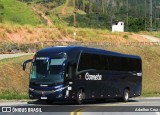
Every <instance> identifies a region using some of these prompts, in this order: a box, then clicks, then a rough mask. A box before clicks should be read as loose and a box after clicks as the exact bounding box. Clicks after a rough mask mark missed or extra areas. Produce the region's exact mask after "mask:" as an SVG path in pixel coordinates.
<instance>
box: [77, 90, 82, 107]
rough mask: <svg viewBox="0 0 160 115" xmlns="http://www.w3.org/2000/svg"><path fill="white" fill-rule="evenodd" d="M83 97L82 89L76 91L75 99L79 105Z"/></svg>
mask: <svg viewBox="0 0 160 115" xmlns="http://www.w3.org/2000/svg"><path fill="white" fill-rule="evenodd" d="M83 97H84V92H83V91H82V90H79V91H78V93H77V99H76V102H77V104H79V105H80V104H82V101H83Z"/></svg>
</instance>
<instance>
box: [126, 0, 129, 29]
mask: <svg viewBox="0 0 160 115" xmlns="http://www.w3.org/2000/svg"><path fill="white" fill-rule="evenodd" d="M126 21H127V31H128V29H129V27H128V0H127V19H126Z"/></svg>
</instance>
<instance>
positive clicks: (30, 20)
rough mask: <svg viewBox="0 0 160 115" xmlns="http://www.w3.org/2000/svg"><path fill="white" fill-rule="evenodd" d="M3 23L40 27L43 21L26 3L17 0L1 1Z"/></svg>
mask: <svg viewBox="0 0 160 115" xmlns="http://www.w3.org/2000/svg"><path fill="white" fill-rule="evenodd" d="M0 6H1V8H0V10H1V14H0V15H1V16H0V18H1V23H11V24H21V25H25V24H29V25H38V24H41V23H42V21H41V19H40V17H39V16H38V15H36V14H35V13H34V11H33V10H32V9H31V8H30V7H28V5H27V4H26V3H23V2H20V1H17V0H0Z"/></svg>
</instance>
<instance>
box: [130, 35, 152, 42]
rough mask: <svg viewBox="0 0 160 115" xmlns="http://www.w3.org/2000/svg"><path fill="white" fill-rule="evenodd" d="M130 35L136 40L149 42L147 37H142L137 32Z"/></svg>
mask: <svg viewBox="0 0 160 115" xmlns="http://www.w3.org/2000/svg"><path fill="white" fill-rule="evenodd" d="M130 37H131V38H132V39H134V40H136V41H137V42H150V41H149V40H148V39H146V38H144V37H143V36H140V35H139V34H132V35H131V36H130Z"/></svg>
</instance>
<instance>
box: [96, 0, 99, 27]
mask: <svg viewBox="0 0 160 115" xmlns="http://www.w3.org/2000/svg"><path fill="white" fill-rule="evenodd" d="M98 22H99V20H98V0H96V28H98Z"/></svg>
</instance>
